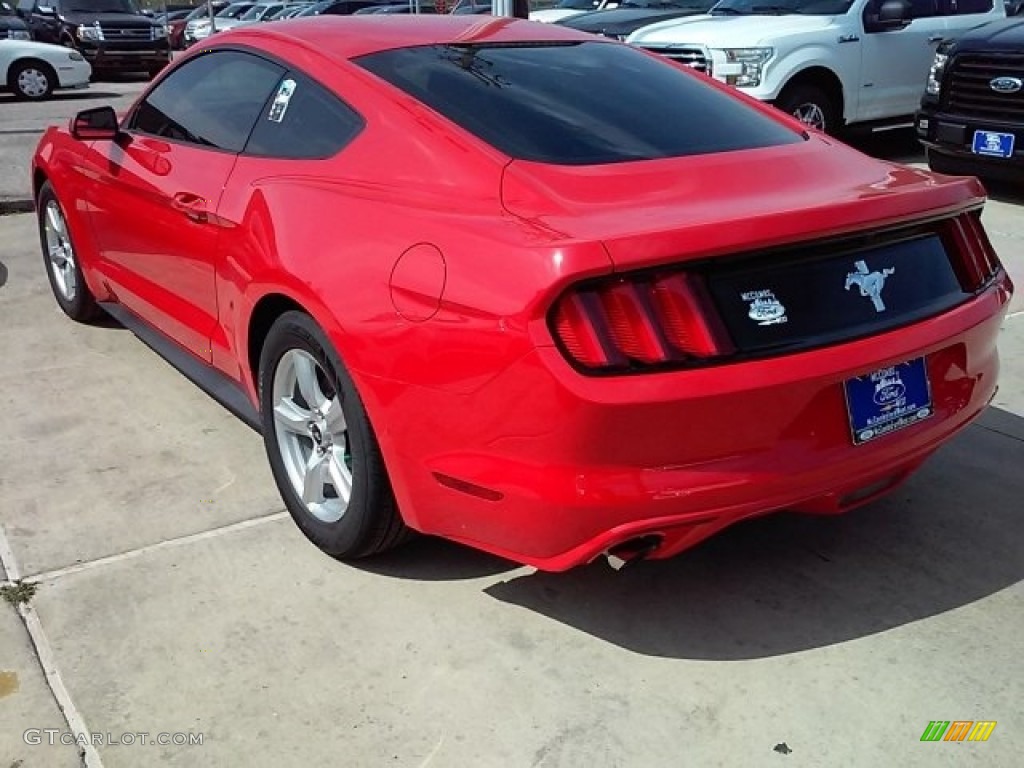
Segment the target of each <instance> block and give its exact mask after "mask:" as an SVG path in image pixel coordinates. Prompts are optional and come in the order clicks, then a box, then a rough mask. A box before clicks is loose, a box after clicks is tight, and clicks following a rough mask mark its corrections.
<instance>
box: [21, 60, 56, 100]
mask: <svg viewBox="0 0 1024 768" xmlns="http://www.w3.org/2000/svg"><path fill="white" fill-rule="evenodd" d="M26 69H38V70H39V71H40V72H42V73H43V74H44V75H46V82H47V87H46V93H44V94H43V95H42V96H29V95H28V94H25V93H22V92H21V91H20V90H18V76H19V75H21V73H22V72H24V71H25V70H26ZM10 82H11V89H12V90H13V91H14V95H15V96H16V97H17V98H19V99H22V100H23V101H45V100H46V99H48V98H50V96H52V95H53V89H54V88H56V87H57V73H56V72H54V70H53V67H51V66H50V65H49V64H46V63H44V62H38V61H22V62H18V63H15V65H14V66H13V67H11V80H10Z"/></svg>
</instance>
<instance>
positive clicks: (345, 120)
mask: <svg viewBox="0 0 1024 768" xmlns="http://www.w3.org/2000/svg"><path fill="white" fill-rule="evenodd" d="M363 124H364V123H363V118H362V117H360V115H359V113H357V112H356V111H354V110H353V109H352V108H351V107H349V106H348V105H346V104H345V103H344V102H342V101H341V100H340V99H339V98H338V97H337V96H335V95H334V94H332V93H330V92H329V91H328V90H327V89H326V88H324V87H323V86H321V85H318V84H317V83H315V82H313V81H312V80H310V79H309V78H308V77H305V76H304V75H300V74H298V73H296V72H289V73H288V75H287V76H286V77H285V78H284V79H283V80H282V81H281V83H280V85H279V86H278V88H277V91H276V92H275V94H274V97H273V100H272V101H271V102H270V104H269V105H268V106H267V108H266V109H264V110H263V111H262V113H261V114H260V117H259V120H257V121H256V127H255V128H254V129H253V132H252V136H250V137H249V143H248V144H246V146H245V154H247V155H259V156H263V157H286V158H294V159H303V158H304V159H317V158H325V157H330V156H331V155H334V154H336V153H338V152H339V151H340V150H341V149H342V148H343V147H344V146H345V145H346V144H348V143H349V142H350V141H352V139H354V138H355V137H356V135H357V134H358V133H359V132H360V131H361V130H362V128H363Z"/></svg>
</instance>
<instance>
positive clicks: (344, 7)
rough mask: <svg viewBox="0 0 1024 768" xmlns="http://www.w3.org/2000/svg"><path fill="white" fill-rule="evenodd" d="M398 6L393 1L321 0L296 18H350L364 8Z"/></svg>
mask: <svg viewBox="0 0 1024 768" xmlns="http://www.w3.org/2000/svg"><path fill="white" fill-rule="evenodd" d="M394 4H396V3H395V2H393V0H321V2H318V3H315V4H314V5H312V6H310V7H308V8H306V9H305V10H302V11H300V12H299V13H298V14H297V15H296V18H301V17H304V16H348V15H351V14H353V13H355V11H357V10H362V9H364V8H382V7H384V6H385V5H394Z"/></svg>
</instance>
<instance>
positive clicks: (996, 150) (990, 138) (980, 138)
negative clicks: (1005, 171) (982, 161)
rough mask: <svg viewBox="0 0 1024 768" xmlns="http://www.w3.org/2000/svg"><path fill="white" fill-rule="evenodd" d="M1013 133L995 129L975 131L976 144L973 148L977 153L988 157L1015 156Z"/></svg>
mask: <svg viewBox="0 0 1024 768" xmlns="http://www.w3.org/2000/svg"><path fill="white" fill-rule="evenodd" d="M1014 138H1015V137H1014V135H1013V134H1012V133H996V132H995V131H975V132H974V145H973V146H972V147H971V149H972V150H973V151H974V154H976V155H985V156H987V157H1003V158H1006V157H1013V140H1014Z"/></svg>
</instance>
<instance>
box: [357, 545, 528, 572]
mask: <svg viewBox="0 0 1024 768" xmlns="http://www.w3.org/2000/svg"><path fill="white" fill-rule="evenodd" d="M348 565H350V566H353V567H357V568H359V569H360V570H363V571H366V572H367V573H375V574H377V575H378V576H390V577H392V578H396V579H410V580H413V581H463V580H467V579H479V578H483V577H485V576H494V575H495V574H499V573H508V572H509V571H513V570H516V569H518V568H521V567H522V566H520V565H519V564H518V563H513V562H511V561H509V560H504V559H502V558H500V557H495V556H494V555H490V554H488V553H486V552H481V551H480V550H476V549H470V548H469V547H464V546H461V545H459V544H456V543H455V542H452V541H447V540H445V539H438V538H435V537H433V536H417V537H416V538H414V539H413V540H412V541H410V542H409V543H407V544H404V545H402V546H401V547H399V548H398V549H396V550H394V551H393V552H386V553H384V554H382V555H377V556H375V557H372V558H368V559H366V560H359V561H354V562H351V563H349V564H348Z"/></svg>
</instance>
